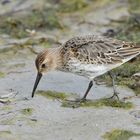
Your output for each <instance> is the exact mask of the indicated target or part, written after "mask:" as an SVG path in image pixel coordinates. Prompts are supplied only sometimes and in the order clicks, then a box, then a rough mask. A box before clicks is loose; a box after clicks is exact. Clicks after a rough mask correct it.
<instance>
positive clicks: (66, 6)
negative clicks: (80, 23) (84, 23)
mask: <svg viewBox="0 0 140 140" xmlns="http://www.w3.org/2000/svg"><path fill="white" fill-rule="evenodd" d="M87 6H88V2H87V1H86V0H70V1H69V0H62V1H61V2H60V4H59V9H58V11H60V12H68V13H70V12H75V11H79V10H81V9H83V8H85V7H87Z"/></svg>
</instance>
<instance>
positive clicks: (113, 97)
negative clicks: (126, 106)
mask: <svg viewBox="0 0 140 140" xmlns="http://www.w3.org/2000/svg"><path fill="white" fill-rule="evenodd" d="M118 94H119V93H118V92H114V94H113V95H112V96H111V97H109V98H108V99H115V98H117V100H118V101H119V100H120V99H119V96H118Z"/></svg>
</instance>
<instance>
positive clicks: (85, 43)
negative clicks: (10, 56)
mask: <svg viewBox="0 0 140 140" xmlns="http://www.w3.org/2000/svg"><path fill="white" fill-rule="evenodd" d="M138 54H140V46H138V45H135V44H133V43H131V42H125V41H121V40H116V39H112V38H105V37H101V36H94V35H89V36H81V37H74V38H72V39H70V40H68V41H67V42H65V43H64V44H63V45H61V46H60V47H57V48H49V49H46V50H44V51H43V52H42V53H40V54H39V55H38V56H37V58H36V60H35V64H36V68H37V71H38V73H37V78H36V81H35V84H34V88H33V91H32V97H34V93H35V90H36V88H37V85H38V83H39V81H40V79H41V77H42V75H43V74H44V73H46V72H48V71H52V70H59V71H64V72H71V73H75V74H77V75H81V76H84V77H86V78H88V79H89V80H90V83H89V85H88V88H87V90H86V92H85V94H84V96H83V98H82V99H83V100H85V99H86V96H87V94H88V93H89V91H90V89H91V87H92V85H93V79H94V78H95V77H97V76H100V75H102V74H104V73H106V72H108V71H110V70H112V69H114V68H116V67H118V66H120V65H122V64H123V63H125V62H127V61H129V60H130V59H132V58H134V57H136V56H137V55H138ZM113 95H117V94H116V93H115V92H114V94H113Z"/></svg>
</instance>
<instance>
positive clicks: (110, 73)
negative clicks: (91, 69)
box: [108, 71, 119, 100]
mask: <svg viewBox="0 0 140 140" xmlns="http://www.w3.org/2000/svg"><path fill="white" fill-rule="evenodd" d="M108 73H109V76H110V78H111V79H112V86H113V92H114V94H113V95H112V96H111V97H110V98H114V97H115V96H116V97H117V99H118V100H119V96H118V94H119V93H118V92H117V91H116V87H115V75H114V73H112V72H111V71H109V72H108Z"/></svg>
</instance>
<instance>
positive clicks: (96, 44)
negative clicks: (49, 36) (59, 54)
mask: <svg viewBox="0 0 140 140" xmlns="http://www.w3.org/2000/svg"><path fill="white" fill-rule="evenodd" d="M63 51H64V54H65V53H69V55H71V57H75V58H76V59H78V60H79V61H81V62H83V63H88V64H116V63H122V62H123V61H124V60H125V59H129V58H131V57H132V56H135V55H137V54H139V53H140V47H138V46H136V45H134V44H133V43H128V42H124V41H120V40H116V39H112V38H105V37H98V36H93V35H90V36H85V37H75V38H72V39H70V40H68V41H67V42H66V43H65V44H64V45H63ZM69 58H70V57H69Z"/></svg>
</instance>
